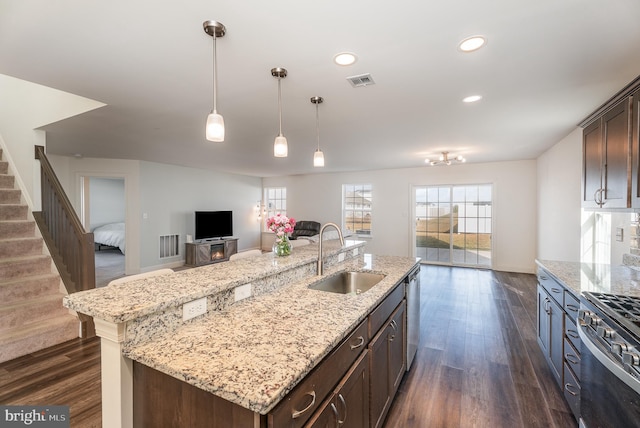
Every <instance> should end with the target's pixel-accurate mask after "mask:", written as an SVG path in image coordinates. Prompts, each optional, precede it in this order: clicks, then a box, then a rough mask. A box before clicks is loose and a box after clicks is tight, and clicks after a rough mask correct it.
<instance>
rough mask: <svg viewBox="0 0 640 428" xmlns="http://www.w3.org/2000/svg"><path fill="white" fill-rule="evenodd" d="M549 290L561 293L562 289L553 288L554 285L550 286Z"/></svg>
mask: <svg viewBox="0 0 640 428" xmlns="http://www.w3.org/2000/svg"><path fill="white" fill-rule="evenodd" d="M551 291H553V292H554V293H561V292H562V290H560V289H559V288H554V287H551Z"/></svg>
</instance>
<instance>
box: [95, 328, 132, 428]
mask: <svg viewBox="0 0 640 428" xmlns="http://www.w3.org/2000/svg"><path fill="white" fill-rule="evenodd" d="M94 322H95V325H96V334H97V335H98V336H99V337H100V349H101V351H100V357H101V363H100V369H101V370H100V371H101V379H102V426H103V427H109V428H133V362H132V361H131V360H130V359H128V358H125V357H124V356H123V355H122V343H123V342H124V336H125V327H126V324H125V323H112V322H108V321H103V320H100V319H97V318H94Z"/></svg>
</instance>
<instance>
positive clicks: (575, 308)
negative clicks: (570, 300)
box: [567, 304, 579, 312]
mask: <svg viewBox="0 0 640 428" xmlns="http://www.w3.org/2000/svg"><path fill="white" fill-rule="evenodd" d="M567 308H569V309H571V310H572V311H573V312H578V309H579V308H578V307H577V306H576V305H572V304H568V305H567Z"/></svg>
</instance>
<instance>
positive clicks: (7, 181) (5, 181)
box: [0, 174, 16, 189]
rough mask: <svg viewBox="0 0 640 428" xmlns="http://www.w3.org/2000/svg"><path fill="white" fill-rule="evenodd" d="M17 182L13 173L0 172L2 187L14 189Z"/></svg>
mask: <svg viewBox="0 0 640 428" xmlns="http://www.w3.org/2000/svg"><path fill="white" fill-rule="evenodd" d="M15 182H16V179H15V177H14V176H13V175H7V174H0V189H13V187H14V185H15Z"/></svg>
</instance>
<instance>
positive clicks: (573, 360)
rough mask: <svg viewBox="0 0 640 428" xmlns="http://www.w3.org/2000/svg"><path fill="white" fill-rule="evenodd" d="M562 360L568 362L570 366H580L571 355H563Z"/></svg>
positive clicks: (577, 360)
mask: <svg viewBox="0 0 640 428" xmlns="http://www.w3.org/2000/svg"><path fill="white" fill-rule="evenodd" d="M564 359H565V360H567V361H569V362H570V363H571V364H573V365H574V366H575V365H578V364H580V360H579V359H578V357H576V356H575V355H573V354H564Z"/></svg>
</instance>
